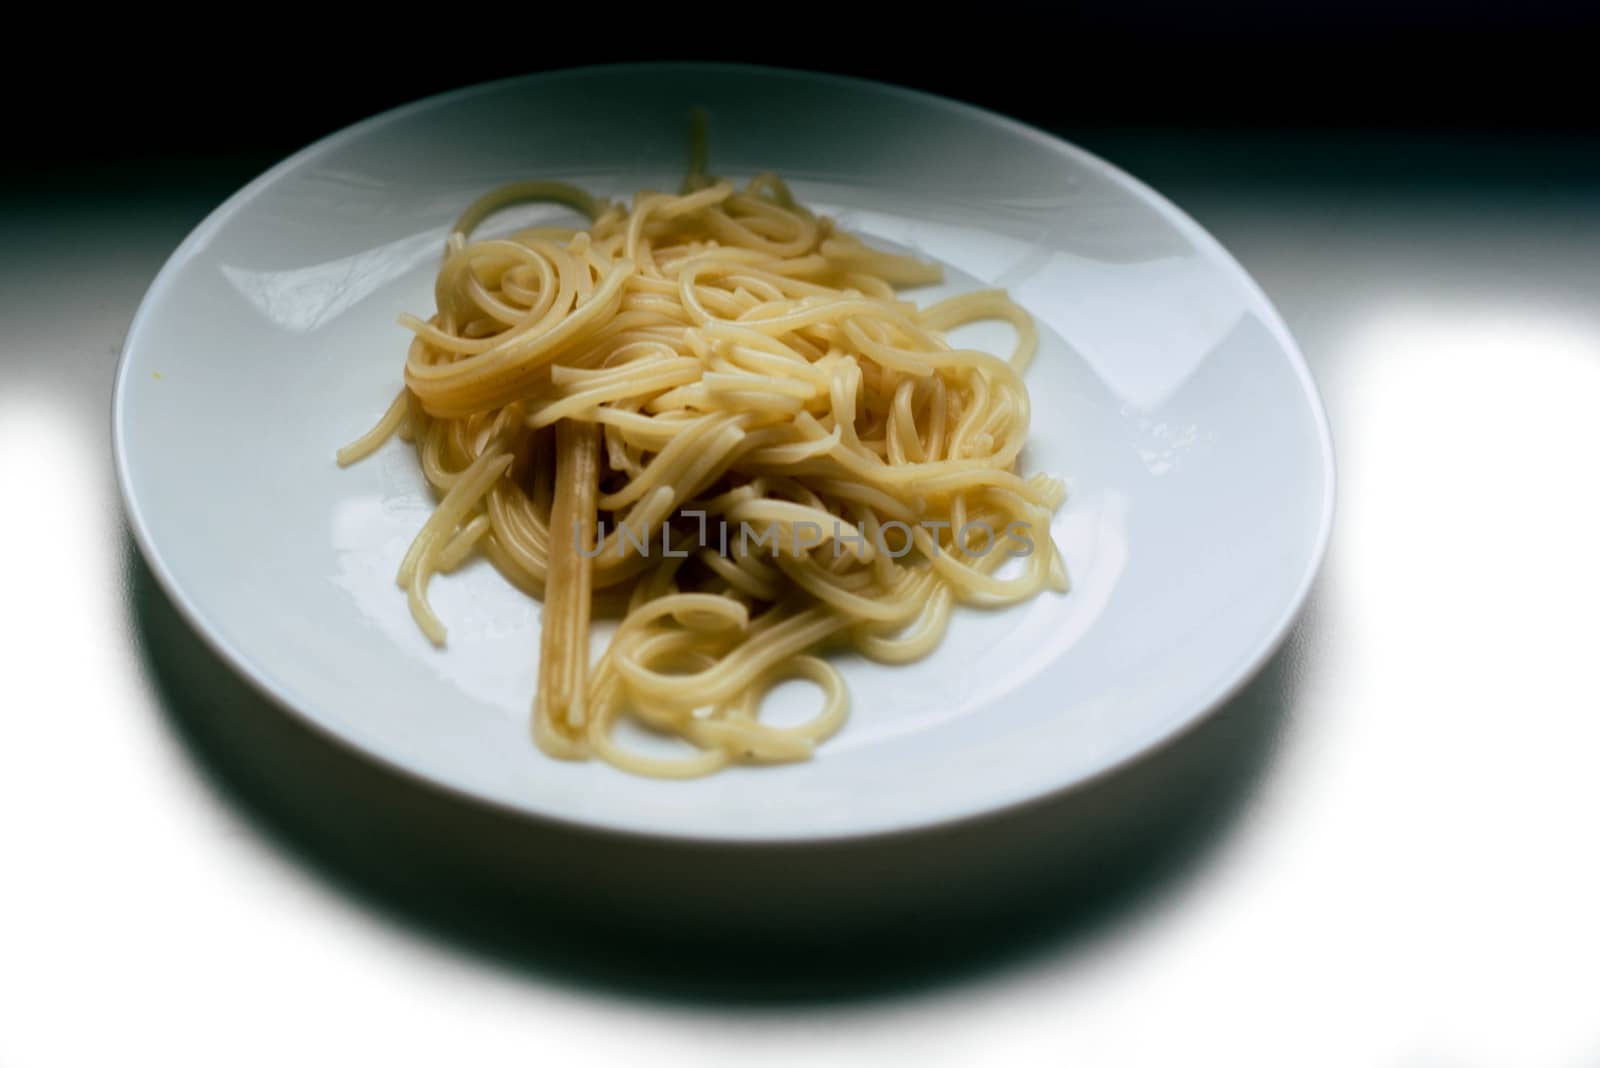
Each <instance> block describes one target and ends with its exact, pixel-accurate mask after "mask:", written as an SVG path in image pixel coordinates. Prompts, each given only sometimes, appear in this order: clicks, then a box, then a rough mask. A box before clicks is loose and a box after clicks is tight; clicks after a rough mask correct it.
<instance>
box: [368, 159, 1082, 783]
mask: <svg viewBox="0 0 1600 1068" xmlns="http://www.w3.org/2000/svg"><path fill="white" fill-rule="evenodd" d="M704 164H705V140H704V136H703V130H699V129H697V135H696V137H695V139H694V149H693V151H692V158H691V163H690V169H689V175H688V178H687V179H686V180H685V181H684V184H683V187H682V189H681V190H680V191H679V192H677V193H663V192H650V191H645V192H641V193H639V194H638V195H637V196H635V197H634V199H633V203H632V205H631V206H623V205H619V204H611V203H606V202H604V201H600V200H596V199H594V198H592V197H591V196H589V195H588V194H587V193H585V192H584V191H583V190H581V189H578V188H576V187H573V186H569V185H566V184H563V183H556V182H524V183H518V184H514V185H508V186H505V187H503V188H501V189H497V190H495V191H493V192H491V193H488V194H487V195H485V196H484V197H482V198H481V199H479V200H478V201H477V202H475V203H474V204H472V205H471V206H470V207H469V208H468V209H467V210H466V212H465V213H464V214H463V215H462V216H461V218H460V220H459V221H458V222H457V223H456V225H455V226H454V227H453V228H452V230H451V232H450V235H449V237H448V239H447V242H446V247H445V255H444V263H443V266H442V267H441V268H440V271H439V275H438V280H437V283H436V286H435V295H436V299H437V311H436V312H435V313H434V314H433V316H432V317H431V318H429V319H427V320H426V321H424V320H421V319H416V318H411V317H406V318H405V319H404V320H403V322H404V324H405V325H406V326H407V327H409V328H410V329H411V330H412V332H413V333H414V335H415V337H414V339H413V341H412V343H411V347H410V352H409V354H408V355H407V358H406V364H405V388H404V389H403V390H402V391H401V393H400V395H399V396H398V397H397V398H396V400H395V402H394V404H393V405H392V406H391V407H390V408H389V410H388V412H387V413H386V414H385V415H384V416H383V418H382V419H381V420H380V421H379V423H378V425H377V426H376V427H374V428H373V429H372V430H371V431H370V432H369V433H367V434H366V435H365V436H364V437H362V438H361V439H360V440H358V441H356V442H354V443H353V444H351V445H349V446H348V447H346V448H345V449H343V450H341V451H340V453H339V457H338V458H339V462H340V463H341V464H348V463H352V462H354V461H356V460H358V459H360V458H362V457H364V456H366V455H368V454H370V453H371V452H373V451H374V450H375V449H377V448H378V447H379V446H380V445H381V444H382V443H383V442H384V441H385V440H387V439H388V438H389V437H390V436H391V435H394V434H399V435H400V436H401V437H403V438H405V439H406V440H409V441H411V442H413V443H414V444H415V446H416V450H417V456H418V459H419V461H420V464H421V468H422V471H423V472H424V474H425V475H426V477H427V480H428V482H429V483H430V484H431V485H432V486H433V488H434V489H435V490H436V491H437V492H438V494H439V495H440V496H439V501H438V505H437V507H436V508H435V510H434V512H433V514H432V516H431V517H430V518H429V519H428V520H427V521H426V523H424V525H423V527H422V529H421V530H420V531H419V532H418V534H417V536H416V539H415V541H414V542H413V543H412V545H411V547H410V550H409V551H408V552H407V553H406V555H405V559H404V561H403V562H402V563H401V566H400V572H399V583H400V585H401V587H402V588H404V589H405V590H406V591H407V594H408V597H409V600H410V607H411V612H412V614H413V616H414V617H415V618H416V621H417V623H418V625H419V626H420V627H421V628H422V630H423V631H424V632H425V633H426V634H427V635H428V637H429V638H430V639H432V640H433V641H434V642H435V643H437V644H440V645H443V644H444V641H445V627H444V624H443V623H442V622H441V621H440V620H439V618H438V617H437V616H436V615H435V614H434V612H433V610H432V608H431V607H430V606H429V604H428V598H427V591H428V583H429V580H430V578H431V577H432V576H433V575H435V574H438V573H441V572H448V571H451V570H452V569H454V568H456V567H458V566H460V565H461V564H462V563H463V562H464V561H466V560H467V559H469V558H471V557H472V556H474V555H475V554H481V555H482V556H485V557H487V558H488V559H489V560H490V561H492V562H493V564H494V565H495V567H497V568H498V569H499V570H500V572H501V573H502V574H503V575H504V576H505V577H506V578H507V579H508V580H510V581H511V582H513V583H515V584H516V585H517V586H518V587H520V588H521V589H523V590H525V591H526V592H527V593H529V594H530V595H532V596H535V597H540V598H542V599H543V600H544V614H543V620H542V630H543V637H542V642H541V650H540V666H539V684H538V691H537V694H536V695H535V699H534V712H533V722H534V736H535V738H536V739H537V741H538V744H539V745H540V747H541V748H543V749H544V750H545V751H546V752H547V753H550V754H552V755H555V756H560V757H568V758H581V757H585V756H590V755H594V756H598V757H601V758H603V759H604V760H607V761H609V762H610V763H612V764H614V765H616V766H618V767H620V768H623V769H625V770H628V771H632V772H636V773H640V774H646V775H658V776H673V777H686V776H694V775H702V774H706V773H708V772H711V771H715V770H717V769H719V768H722V767H724V766H725V765H728V764H730V763H738V762H756V763H770V762H781V761H791V760H798V759H804V758H806V757H808V756H809V755H811V753H812V750H813V747H814V746H815V745H816V744H817V743H818V742H820V741H822V740H824V739H826V738H827V737H829V736H830V735H832V734H833V733H834V732H835V731H837V730H838V729H839V727H840V725H841V724H842V723H843V722H844V719H845V716H846V712H847V707H848V696H847V694H846V691H845V686H844V683H843V680H842V678H841V677H840V675H839V672H838V671H837V669H836V668H835V667H834V666H833V665H832V664H830V663H829V662H828V661H827V660H826V659H823V658H822V657H821V656H819V655H818V654H819V653H820V652H822V651H824V650H825V649H827V648H828V647H842V648H849V649H854V650H855V651H857V652H859V653H861V654H862V655H864V656H866V657H869V658H871V659H873V660H877V661H881V662H885V663H896V664H899V663H906V662H909V661H913V660H916V659H918V658H920V657H922V656H924V655H926V654H927V653H928V652H929V651H931V650H932V649H933V648H934V647H935V646H937V645H938V644H939V642H940V641H941V640H942V638H943V636H944V632H945V629H946V626H947V624H948V622H949V619H950V616H951V612H952V610H953V608H954V606H955V605H957V604H970V605H980V606H999V605H1007V604H1012V603H1015V602H1019V601H1022V600H1025V599H1027V598H1030V597H1033V596H1034V595H1036V594H1038V593H1040V592H1041V591H1044V590H1047V589H1050V590H1058V591H1065V589H1066V587H1067V577H1066V572H1065V569H1064V567H1063V564H1062V561H1061V558H1060V555H1059V553H1058V552H1057V550H1056V548H1055V545H1054V544H1053V543H1052V541H1051V539H1050V533H1049V523H1050V517H1051V515H1052V513H1053V512H1054V511H1055V510H1056V509H1057V508H1058V507H1059V506H1060V504H1061V502H1062V499H1063V497H1064V495H1065V490H1064V487H1063V485H1062V483H1061V482H1059V481H1057V480H1056V479H1053V478H1050V477H1048V476H1044V475H1034V476H1032V477H1024V476H1023V475H1022V474H1020V473H1019V472H1018V470H1017V457H1018V454H1019V452H1020V451H1021V449H1022V447H1023V444H1024V442H1025V441H1026V439H1027V434H1028V418H1029V404H1028V391H1027V388H1026V387H1025V386H1024V384H1023V380H1022V373H1023V371H1024V369H1025V368H1026V366H1027V363H1028V361H1029V359H1030V358H1031V356H1032V355H1033V352H1034V349H1035V346H1036V340H1037V337H1036V332H1035V328H1034V324H1033V320H1032V319H1031V318H1030V317H1029V315H1028V314H1027V313H1026V312H1025V311H1023V310H1022V308H1020V307H1019V306H1018V305H1016V304H1015V303H1013V302H1012V301H1011V300H1010V299H1009V298H1008V297H1007V296H1006V295H1005V294H1004V293H1003V292H1000V291H998V290H989V291H982V292H974V293H967V294H964V295H961V296H957V297H952V298H950V299H948V300H943V301H940V302H938V303H935V304H932V305H930V306H928V307H923V308H918V307H917V306H916V305H915V304H914V303H912V302H909V301H905V300H902V299H900V298H899V297H898V296H897V292H896V291H897V289H898V288H901V287H907V286H914V285H919V284H925V283H931V282H935V281H938V280H939V279H940V270H939V268H938V267H937V266H935V265H930V264H927V263H923V262H920V261H918V260H916V259H913V258H910V257H905V256H900V255H894V254H890V253H887V252H884V251H880V250H877V249H873V248H871V247H869V246H867V245H866V244H864V243H862V242H861V241H860V240H858V239H856V238H854V237H852V236H850V235H848V234H845V233H842V232H840V231H839V230H837V229H836V228H835V226H834V223H833V221H832V220H831V219H829V218H827V217H825V216H820V215H816V214H814V213H812V212H811V211H809V210H807V209H806V208H805V207H804V206H802V205H801V204H799V203H798V202H797V201H796V200H795V198H794V196H793V195H792V194H791V193H790V190H789V188H788V187H787V186H786V185H785V184H784V183H783V181H782V180H780V179H779V178H778V177H777V176H775V175H772V174H763V175H761V176H759V177H757V178H755V179H753V180H752V181H750V182H749V183H748V184H746V185H745V186H744V187H743V188H742V189H740V188H736V187H735V186H734V185H733V184H732V183H731V182H729V181H726V180H721V179H714V178H712V177H709V176H707V175H706V174H705V171H704ZM527 201H546V202H556V203H559V204H563V205H566V206H568V207H570V208H572V209H574V210H575V211H577V212H578V213H580V214H581V215H583V216H584V217H586V218H587V219H588V225H587V226H586V227H583V228H548V227H539V228H532V229H524V230H522V231H520V232H517V233H514V234H512V235H510V236H508V237H485V238H476V239H474V238H473V237H472V234H473V232H474V231H475V230H476V229H477V228H478V226H479V224H480V223H482V222H483V221H484V220H485V219H486V218H488V217H489V216H490V215H491V214H493V213H494V212H496V211H498V210H500V209H501V208H504V207H506V206H508V205H511V204H513V203H519V202H527ZM985 319H998V320H1003V321H1005V322H1007V323H1009V324H1011V326H1012V327H1014V328H1015V334H1016V342H1015V347H1014V349H1013V351H1012V352H1011V353H1010V355H1009V358H1001V357H999V356H995V355H992V354H989V353H986V352H981V351H976V350H973V349H967V348H958V347H953V346H952V345H951V343H950V342H949V341H948V340H947V339H946V337H945V331H948V330H950V329H952V328H954V327H956V326H959V325H962V324H965V323H971V322H974V321H978V320H985ZM1011 559H1016V560H1018V563H1017V564H1016V565H1014V566H1013V567H1011V568H1007V569H1005V570H1004V571H1002V570H1001V569H1002V565H1004V564H1005V563H1006V561H1007V560H1011ZM997 572H999V573H997ZM591 614H593V615H595V616H601V615H613V616H619V617H620V622H619V624H618V626H617V629H616V631H615V634H614V636H613V637H612V639H611V642H610V645H609V647H608V648H607V649H606V651H605V653H604V654H603V655H602V656H601V657H600V658H599V660H598V662H596V663H594V664H593V665H592V666H591V664H590V654H589V629H590V619H591ZM791 678H803V679H808V680H811V681H812V682H814V683H816V684H817V686H818V687H820V689H821V690H822V693H823V698H824V699H823V707H822V710H821V712H820V713H819V714H818V715H816V716H815V717H814V718H812V719H811V720H810V721H809V722H807V723H805V724H803V725H801V726H794V727H778V726H774V725H771V724H768V723H764V722H762V719H761V716H760V706H761V703H762V699H763V697H764V696H765V694H766V693H767V691H768V690H769V689H771V688H772V687H773V686H775V685H776V684H777V683H779V682H781V681H783V680H786V679H791ZM624 717H632V718H633V719H634V720H636V721H637V722H638V724H640V725H642V726H644V727H646V728H649V729H651V730H653V731H658V732H663V733H665V734H667V735H670V736H675V737H677V738H680V739H682V740H683V741H684V742H686V743H688V746H689V747H690V748H689V749H688V750H687V751H686V755H684V756H682V757H671V758H662V757H656V756H651V755H647V754H645V753H641V752H638V751H637V750H630V749H629V748H627V747H626V746H625V745H624V744H623V743H622V742H621V741H620V740H619V739H618V737H617V733H616V729H615V728H616V727H617V725H618V723H619V722H620V721H621V720H622V719H623V718H624Z"/></svg>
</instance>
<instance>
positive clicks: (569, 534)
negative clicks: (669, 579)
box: [534, 420, 600, 738]
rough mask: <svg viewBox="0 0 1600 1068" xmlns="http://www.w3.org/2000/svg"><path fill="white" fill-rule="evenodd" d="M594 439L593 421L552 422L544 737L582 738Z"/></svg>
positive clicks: (541, 700) (542, 669)
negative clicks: (553, 452) (552, 490)
mask: <svg viewBox="0 0 1600 1068" xmlns="http://www.w3.org/2000/svg"><path fill="white" fill-rule="evenodd" d="M599 484H600V437H599V434H598V432H597V430H596V428H595V426H594V425H593V424H592V423H577V422H573V421H571V420H566V421H563V422H560V423H557V424H556V481H555V507H554V508H553V509H552V510H551V513H550V522H551V527H552V528H553V529H552V530H551V553H550V564H549V575H548V578H547V580H546V582H545V595H544V596H545V601H544V618H543V620H542V622H541V627H542V633H541V634H540V653H539V688H538V691H537V694H536V696H535V699H534V719H535V721H536V722H537V723H538V724H539V726H540V728H541V729H542V731H543V733H544V734H545V735H547V736H548V735H561V736H566V737H568V738H572V737H573V735H574V734H577V735H578V736H579V737H581V732H582V730H583V727H584V723H585V720H584V698H585V687H586V685H587V682H588V670H589V610H590V603H589V601H590V593H591V573H590V572H591V568H590V557H589V555H588V550H589V548H590V546H591V545H592V544H593V542H594V530H595V493H596V491H597V489H598V487H599Z"/></svg>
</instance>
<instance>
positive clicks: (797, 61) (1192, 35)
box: [0, 0, 1600, 185]
mask: <svg viewBox="0 0 1600 1068" xmlns="http://www.w3.org/2000/svg"><path fill="white" fill-rule="evenodd" d="M1597 12H1600V5H1587V7H1586V8H1585V7H1580V6H1578V5H1570V4H1569V5H1556V4H1541V3H1509V2H1502V3H1492V4H1491V3H1478V4H1473V3H1447V2H1422V0H1398V2H1394V3H1380V2H1376V0H1351V2H1344V3H1328V2H1313V3H1295V2H1293V0H1283V2H1281V3H1276V4H1266V3H1260V4H1246V5H1234V6H1230V7H1227V8H1223V9H1218V8H1217V7H1215V6H1214V5H1211V4H1192V5H1190V4H1179V3H1177V2H1173V0H1167V2H1158V0H1133V2H1110V0H1102V2H1099V3H1093V4H1086V5H1084V4H1080V5H1039V4H1028V3H1007V4H972V3H966V4H960V5H931V4H930V5H898V6H896V7H893V8H883V7H874V6H872V5H848V4H830V5H824V6H818V5H815V4H813V3H808V4H806V5H803V6H795V7H791V6H789V5H785V4H783V3H774V2H766V3H762V4H756V5H752V4H741V5H719V4H706V3H676V4H673V5H657V6H655V7H644V6H642V5H632V4H620V5H619V4H581V5H577V6H575V7H558V6H557V5H544V4H533V5H522V6H521V7H520V9H519V6H518V5H501V6H499V7H493V8H491V7H489V6H487V5H464V4H463V5H454V6H452V5H440V6H436V7H431V8H429V9H425V10H424V13H422V14H413V15H407V14H403V13H401V12H400V11H399V10H398V9H388V10H379V9H374V10H373V11H371V12H369V13H368V14H366V15H364V16H362V17H361V18H359V19H357V18H356V17H355V16H354V15H352V14H347V13H343V12H341V11H340V10H339V9H338V8H337V7H334V6H331V5H330V6H329V7H327V8H324V9H321V10H316V9H306V8H288V7H284V6H281V5H279V6H264V7H240V8H230V9H229V10H227V11H222V10H220V9H219V10H215V11H212V12H211V13H210V14H206V13H203V12H198V13H196V14H194V15H192V16H189V17H187V18H182V19H179V18H175V17H172V16H168V15H162V14H159V13H156V12H152V11H151V10H148V9H140V10H134V9H121V10H120V11H114V12H112V13H111V14H109V15H104V14H96V15H94V16H92V17H91V16H90V15H89V14H88V10H87V9H69V8H68V7H67V6H66V5H59V6H58V7H57V8H55V9H46V10H42V11H40V10H36V11H35V13H34V15H33V16H31V17H32V18H33V20H34V23H35V24H34V25H25V24H24V25H18V26H14V27H12V29H11V32H10V37H11V41H10V46H11V47H10V48H9V49H8V52H7V54H6V56H5V59H4V62H3V63H0V78H3V79H4V81H5V89H6V98H7V100H8V101H9V102H10V103H9V105H8V110H9V111H10V114H9V115H8V116H7V123H6V129H5V130H4V134H3V143H4V144H5V145H6V146H7V147H6V149H5V151H6V154H7V155H8V156H9V157H10V159H9V165H8V166H7V167H6V179H7V180H8V182H9V183H13V184H14V183H18V182H20V183H23V184H25V185H32V184H36V183H38V182H40V181H45V182H56V181H70V182H77V181H84V180H88V181H96V182H99V181H107V180H114V176H110V175H107V174H106V173H104V172H103V171H100V170H98V169H97V165H100V164H105V163H114V162H117V161H119V160H127V159H131V158H135V157H145V158H149V157H155V156H160V157H174V156H191V155H193V156H210V157H215V156H217V155H218V154H244V155H248V156H250V157H252V158H265V157H275V156H280V155H283V154H286V153H287V152H289V151H291V150H293V149H295V148H297V147H299V146H301V145H304V144H306V143H308V142H310V141H312V140H315V139H316V138H318V137H320V136H322V135H323V134H326V133H329V132H332V131H333V130H336V129H338V128H340V127H342V126H345V125H348V124H349V123H351V122H353V121H355V120H357V119H360V118H362V117H364V116H367V115H370V114H372V113H375V112H378V111H382V110H384V109H386V108H389V107H392V106H394V105H397V104H401V103H404V102H406V101H408V100H412V99H415V98H418V97H422V96H426V95H428V94H431V93H435V92H438V91H441V90H444V89H449V88H453V87H457V86H462V85H468V84H472V83H474V82H479V81H484V80H487V79H492V78H498V77H504V76H508V75H514V74H519V73H525V72H528V71H532V70H540V69H549V68H554V67H564V66H576V65H583V64H589V63H604V62H616V61H624V60H630V59H649V58H656V59H668V58H670V59H722V60H736V61H741V62H754V63H763V64H771V65H779V66H792V67H806V68H812V69H821V70H830V71H837V72H842V73H848V74H855V75H861V76H865V77H872V78H877V79H880V80H885V81H890V82H897V83H900V84H904V85H909V86H914V87H917V88H922V89H927V90H932V91H935V92H938V93H942V94H945V95H949V96H954V97H958V98H961V99H965V100H969V101H972V102H975V103H978V104H981V105H984V106H987V107H991V108H994V109H997V110H1000V111H1003V112H1006V113H1009V114H1012V115H1015V116H1017V117H1019V118H1022V119H1024V120H1026V121H1029V122H1033V123H1035V124H1037V125H1040V126H1044V127H1046V128H1048V129H1052V130H1056V131H1059V132H1068V133H1074V132H1083V131H1091V130H1094V129H1099V128H1127V127H1166V128H1171V127H1183V128H1189V129H1211V128H1227V129H1262V128H1288V127H1293V128H1299V129H1307V128H1313V129H1314V128H1339V129H1353V128H1361V129H1369V130H1370V129H1373V128H1381V129H1385V130H1398V131H1404V130H1430V131H1505V130H1511V129H1516V130H1527V131H1538V132H1542V133H1550V134H1557V135H1560V136H1563V137H1565V136H1567V135H1570V134H1573V133H1578V134H1580V135H1583V134H1588V133H1592V132H1593V131H1594V130H1595V129H1596V128H1597V127H1596V121H1595V107H1596V101H1597V99H1600V93H1597V91H1596V90H1597V85H1596V74H1595V69H1596V61H1597V51H1596V48H1595V43H1596V41H1597V40H1600V34H1597V33H1596V30H1597V28H1600V13H1597ZM224 24H226V25H224Z"/></svg>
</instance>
